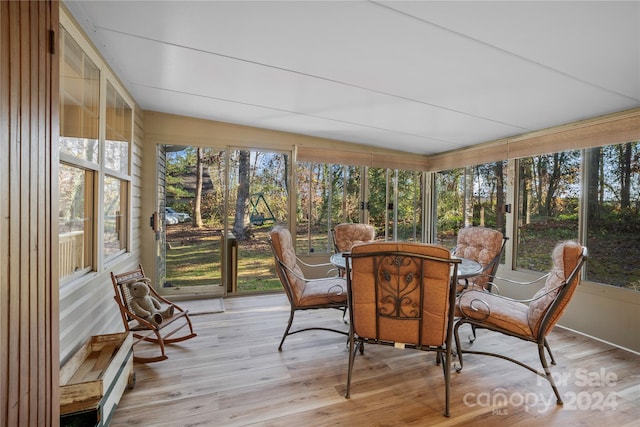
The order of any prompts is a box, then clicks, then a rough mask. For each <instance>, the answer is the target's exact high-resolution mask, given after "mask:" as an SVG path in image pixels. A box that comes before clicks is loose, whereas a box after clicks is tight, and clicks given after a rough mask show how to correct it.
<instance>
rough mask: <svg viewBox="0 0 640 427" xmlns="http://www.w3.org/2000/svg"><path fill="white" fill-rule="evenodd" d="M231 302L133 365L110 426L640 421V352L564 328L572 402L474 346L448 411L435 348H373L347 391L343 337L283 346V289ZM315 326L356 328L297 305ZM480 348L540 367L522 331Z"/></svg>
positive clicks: (562, 357)
mask: <svg viewBox="0 0 640 427" xmlns="http://www.w3.org/2000/svg"><path fill="white" fill-rule="evenodd" d="M224 306H225V311H224V312H222V313H212V314H202V315H196V316H193V318H192V320H193V322H194V328H195V330H196V332H197V333H198V337H197V338H195V339H192V340H189V341H186V342H183V343H180V344H177V345H172V346H169V348H168V355H169V359H168V360H165V361H162V362H158V363H152V364H146V365H145V364H135V372H136V377H137V382H136V386H135V388H134V389H132V390H127V391H125V394H124V396H123V397H122V399H121V400H120V403H119V406H118V408H117V409H116V411H115V413H114V415H113V418H112V422H111V426H113V427H118V426H144V427H150V426H171V427H174V426H305V427H306V426H428V425H441V426H488V425H491V426H541V425H544V426H569V425H570V426H616V427H621V426H625V427H631V426H634V427H638V426H640V421H638V420H640V356H639V355H637V354H634V353H631V352H627V351H624V350H621V349H618V348H615V347H612V346H610V345H607V344H605V343H602V342H599V341H596V340H593V339H589V338H587V337H584V336H581V335H579V334H576V333H573V332H571V331H567V330H564V329H561V328H556V329H555V330H554V331H552V333H551V334H550V336H549V342H550V345H551V348H552V351H553V352H554V356H555V357H556V361H557V365H556V366H552V371H553V372H554V373H555V374H556V375H557V377H558V378H559V380H558V381H557V384H558V386H559V389H560V393H561V394H562V396H563V399H564V402H565V403H564V405H563V406H557V405H556V404H555V399H554V398H553V393H552V390H551V387H550V386H549V384H548V383H547V382H546V381H544V380H542V379H541V380H538V377H537V376H536V375H535V374H533V373H531V372H529V371H527V370H525V369H523V368H521V367H519V366H517V365H515V364H512V363H510V362H507V361H504V360H501V359H497V358H493V357H486V356H478V355H466V356H465V358H464V362H465V363H464V369H463V370H462V372H460V373H456V372H455V371H454V372H453V373H452V382H451V384H452V385H451V417H449V418H446V417H444V416H443V410H444V379H443V375H442V368H441V367H440V366H437V365H436V364H435V354H434V353H430V352H421V351H416V350H399V349H395V348H392V347H387V346H373V345H370V346H367V347H366V348H365V354H364V355H362V356H360V355H358V356H357V358H356V362H355V368H354V374H353V375H354V376H353V382H352V387H351V398H350V399H345V398H344V397H343V396H344V392H345V385H346V373H347V353H348V352H347V348H346V337H345V336H343V335H339V334H335V333H330V332H323V331H313V332H303V333H300V334H296V335H293V336H290V337H288V338H287V340H286V341H285V343H284V347H283V351H282V352H279V351H278V349H277V347H278V343H279V341H280V338H281V336H282V332H283V331H284V327H285V326H286V322H287V318H288V314H289V308H288V304H287V301H286V298H285V296H284V294H269V295H257V296H248V297H234V298H227V299H225V301H224ZM311 324H316V325H317V324H325V325H331V326H337V327H341V326H342V327H344V328H345V330H346V329H347V327H346V325H344V324H343V323H342V320H341V313H340V312H338V311H336V310H320V311H311V312H299V313H297V314H296V318H295V319H294V328H295V327H296V326H298V327H299V326H301V325H311ZM466 345H468V344H466ZM473 347H475V348H478V349H480V348H484V349H489V348H491V349H493V350H496V349H500V350H502V351H505V352H507V353H509V354H510V355H511V356H514V355H515V356H518V357H520V358H522V359H523V360H525V361H528V362H531V363H532V364H533V365H534V366H536V367H538V366H539V361H538V356H537V348H536V346H535V345H534V344H532V343H527V342H524V341H520V340H518V339H515V338H509V337H505V336H502V335H498V334H495V333H490V332H487V331H479V332H478V339H477V341H476V342H475V343H474V344H473ZM136 348H137V347H136ZM501 397H502V398H504V399H506V404H505V405H500V402H501V401H503V400H501Z"/></svg>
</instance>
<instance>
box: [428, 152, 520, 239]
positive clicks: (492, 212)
mask: <svg viewBox="0 0 640 427" xmlns="http://www.w3.org/2000/svg"><path fill="white" fill-rule="evenodd" d="M506 179H507V166H506V161H501V162H496V163H486V164H482V165H476V166H472V167H467V168H458V169H451V170H448V171H443V172H440V173H438V174H437V176H436V194H437V196H436V197H437V210H436V211H437V243H439V244H441V245H444V246H446V247H454V246H455V244H456V236H457V235H458V230H459V229H460V228H463V227H466V226H470V225H477V226H482V227H489V228H495V229H497V230H500V231H502V232H503V233H504V232H505V213H504V206H505V203H506V202H505V201H506V194H507V188H506V186H505V184H504V183H505V182H506Z"/></svg>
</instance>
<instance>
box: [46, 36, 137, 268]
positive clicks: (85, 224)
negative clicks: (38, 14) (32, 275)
mask: <svg viewBox="0 0 640 427" xmlns="http://www.w3.org/2000/svg"><path fill="white" fill-rule="evenodd" d="M60 46H61V48H60V49H61V61H60V168H59V176H58V186H59V191H60V194H59V199H60V204H59V206H60V211H59V213H58V217H59V219H58V221H59V236H58V238H59V277H60V279H67V278H71V277H75V276H78V275H81V274H84V273H87V272H89V271H92V270H93V271H99V269H100V268H102V266H103V265H104V264H103V260H108V259H110V258H112V257H114V256H116V255H118V254H120V253H123V252H125V251H126V250H127V247H128V246H127V245H128V239H129V226H130V212H129V203H130V202H129V200H130V194H129V193H130V190H129V188H130V180H131V176H130V152H131V143H132V118H133V111H132V109H131V107H130V106H129V104H128V103H127V102H126V101H125V99H124V97H123V96H122V95H121V94H120V93H118V91H117V90H116V88H115V87H114V85H112V84H111V83H110V82H108V81H106V77H105V76H104V75H103V74H102V73H101V72H100V67H99V65H97V64H98V62H97V61H95V60H92V59H91V58H90V57H89V56H88V55H87V54H86V53H85V51H84V50H83V49H82V47H81V46H80V45H79V44H78V43H77V42H76V41H75V40H74V39H73V38H72V36H71V35H70V34H69V32H67V31H66V30H65V29H64V28H63V27H61V29H60ZM101 87H102V88H106V90H104V95H102V93H103V92H101ZM101 132H103V133H102V135H105V137H104V138H101V136H100V135H101ZM101 183H102V185H101ZM100 211H102V212H103V214H102V215H100V214H99V212H100ZM98 230H101V231H102V232H98ZM101 254H102V255H101Z"/></svg>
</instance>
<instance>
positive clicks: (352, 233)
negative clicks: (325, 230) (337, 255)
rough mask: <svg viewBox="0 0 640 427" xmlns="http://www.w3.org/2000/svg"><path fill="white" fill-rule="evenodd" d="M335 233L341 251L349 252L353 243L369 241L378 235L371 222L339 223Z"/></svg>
mask: <svg viewBox="0 0 640 427" xmlns="http://www.w3.org/2000/svg"><path fill="white" fill-rule="evenodd" d="M333 233H334V234H333V235H334V238H335V242H336V246H337V248H338V251H339V252H348V251H350V250H351V248H352V247H353V245H355V244H358V243H363V242H369V241H371V240H373V239H375V237H376V230H375V228H373V226H372V225H369V224H351V223H343V224H338V225H336V226H335V228H334V229H333Z"/></svg>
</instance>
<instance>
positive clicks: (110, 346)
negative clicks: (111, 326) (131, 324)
mask: <svg viewBox="0 0 640 427" xmlns="http://www.w3.org/2000/svg"><path fill="white" fill-rule="evenodd" d="M134 384H135V373H134V371H133V337H132V336H131V335H130V334H129V333H127V332H123V333H116V334H107V335H95V336H93V337H91V338H90V339H88V340H87V342H86V343H85V344H84V345H83V346H82V347H81V348H80V349H79V350H78V351H77V352H76V353H75V354H74V355H73V357H71V359H69V360H68V361H67V362H66V363H65V364H64V365H63V366H62V368H61V369H60V425H61V426H73V425H82V426H89V425H91V426H105V425H108V424H109V421H110V419H111V415H112V412H113V409H114V408H115V406H116V405H117V404H118V402H119V401H120V398H121V397H122V394H123V393H124V390H125V387H127V386H128V387H129V388H133V386H134Z"/></svg>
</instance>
